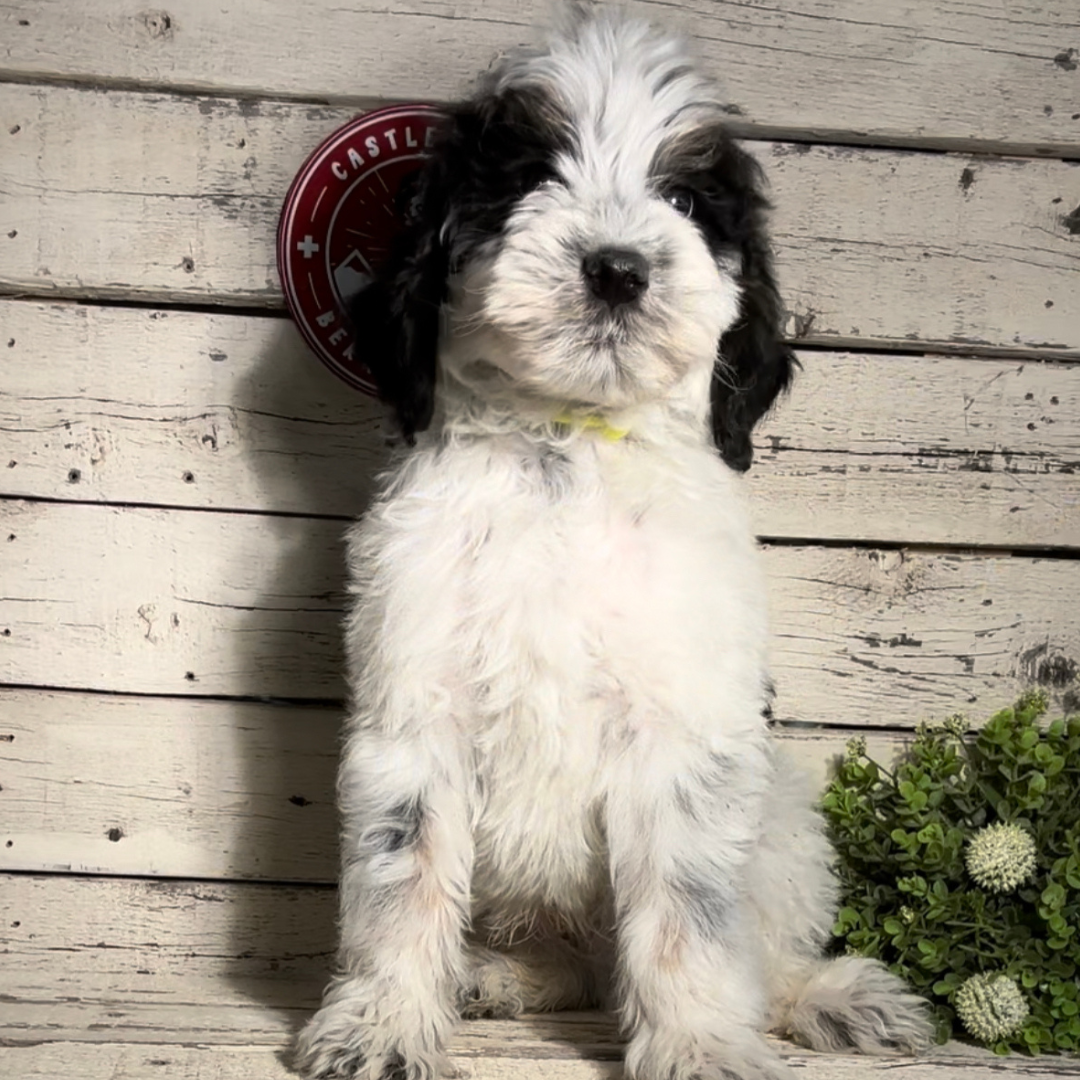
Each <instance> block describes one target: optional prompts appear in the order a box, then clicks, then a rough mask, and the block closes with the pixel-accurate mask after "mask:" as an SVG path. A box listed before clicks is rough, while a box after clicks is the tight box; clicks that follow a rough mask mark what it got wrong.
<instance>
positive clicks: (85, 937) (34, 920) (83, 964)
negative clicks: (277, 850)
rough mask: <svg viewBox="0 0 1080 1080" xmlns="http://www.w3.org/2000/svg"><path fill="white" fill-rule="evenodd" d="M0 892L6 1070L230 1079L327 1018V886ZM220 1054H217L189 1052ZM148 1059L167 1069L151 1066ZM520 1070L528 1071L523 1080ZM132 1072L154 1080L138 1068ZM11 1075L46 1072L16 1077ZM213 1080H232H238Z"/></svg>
mask: <svg viewBox="0 0 1080 1080" xmlns="http://www.w3.org/2000/svg"><path fill="white" fill-rule="evenodd" d="M3 886H4V894H5V899H6V900H7V911H8V913H9V914H10V915H11V916H12V918H11V919H6V920H5V923H4V925H3V926H2V927H0V943H2V945H3V947H4V949H5V964H4V967H3V972H2V975H0V993H3V995H4V1010H3V1014H2V1017H0V1037H2V1038H3V1040H4V1041H5V1042H6V1043H7V1044H8V1045H7V1046H5V1047H4V1049H3V1050H0V1054H2V1055H3V1056H0V1064H2V1065H4V1066H8V1067H12V1066H14V1065H15V1064H16V1063H27V1064H32V1063H35V1062H37V1063H40V1062H44V1061H52V1062H56V1061H62V1060H64V1059H63V1057H62V1056H61V1055H62V1053H63V1050H62V1047H61V1046H60V1044H61V1043H63V1042H69V1041H70V1042H72V1043H75V1044H76V1045H78V1050H76V1049H75V1048H74V1047H73V1048H72V1056H71V1057H70V1058H69V1060H72V1061H81V1060H86V1061H88V1062H101V1061H105V1062H109V1063H111V1065H112V1067H113V1068H114V1069H116V1070H118V1071H117V1072H116V1073H114V1074H106V1075H109V1077H110V1080H113V1078H114V1077H115V1076H116V1075H119V1076H126V1075H131V1076H133V1077H135V1076H140V1077H141V1076H155V1075H160V1076H170V1077H172V1076H176V1075H180V1076H184V1075H187V1074H185V1073H183V1072H180V1073H177V1072H175V1071H172V1070H171V1069H170V1070H169V1071H168V1072H166V1071H165V1070H166V1069H167V1068H168V1065H173V1064H174V1063H175V1064H177V1065H181V1064H186V1063H192V1062H193V1061H199V1062H201V1063H205V1064H206V1066H207V1067H209V1068H211V1069H214V1068H217V1067H222V1068H226V1069H227V1066H219V1065H218V1064H217V1063H219V1062H220V1061H222V1060H228V1059H230V1058H231V1055H232V1054H233V1053H235V1052H236V1051H233V1050H231V1048H232V1047H237V1046H239V1047H244V1048H246V1052H248V1053H251V1052H252V1051H254V1050H256V1048H260V1047H261V1048H263V1049H264V1050H265V1049H268V1048H274V1049H284V1047H285V1046H286V1045H287V1043H288V1040H289V1037H290V1034H291V1032H292V1031H294V1030H295V1028H296V1027H297V1026H298V1025H299V1023H300V1022H302V1020H303V1019H304V1018H305V1017H306V1015H307V1014H308V1012H309V1011H310V1010H311V1009H312V1008H314V1006H315V1005H316V1003H317V1001H318V995H319V990H320V988H321V984H322V982H323V981H324V979H325V977H326V970H327V967H328V965H329V962H330V957H331V949H332V947H333V939H334V930H333V923H334V915H335V905H336V895H335V893H334V891H333V890H329V889H312V888H295V887H283V886H272V885H265V886H253V885H241V884H236V883H230V884H215V883H211V882H201V883H188V882H145V881H124V880H116V879H112V880H110V879H97V880H95V879H81V880H80V879H73V878H56V877H51V878H35V877H31V876H20V877H9V878H7V879H4V880H3ZM12 924H14V925H12ZM44 961H48V963H46V964H43V962H44ZM46 968H47V970H45V969H46ZM119 1042H123V1043H127V1044H129V1048H128V1049H126V1050H123V1049H121V1047H118V1046H117V1043H119ZM130 1044H134V1045H130ZM42 1046H49V1047H51V1049H50V1050H47V1051H46V1050H42V1049H41V1047H42ZM778 1046H780V1047H781V1048H782V1050H783V1052H784V1053H785V1056H790V1057H791V1058H792V1059H793V1064H794V1065H795V1066H796V1067H798V1068H799V1070H800V1073H801V1074H802V1073H805V1075H806V1076H807V1077H808V1078H813V1077H818V1076H820V1077H822V1080H825V1078H828V1077H844V1078H848V1077H851V1078H855V1077H860V1076H865V1075H874V1074H876V1073H878V1072H879V1071H880V1072H882V1073H884V1072H886V1071H887V1072H888V1074H889V1075H890V1076H892V1075H896V1074H897V1073H899V1074H900V1075H902V1076H905V1077H910V1078H911V1080H930V1078H931V1077H932V1078H938V1080H940V1078H942V1077H949V1076H953V1075H955V1076H957V1077H960V1078H963V1080H976V1078H977V1080H991V1078H992V1077H998V1076H1000V1075H1001V1070H1002V1062H1001V1061H1000V1060H999V1059H995V1058H993V1056H992V1055H991V1054H989V1053H987V1052H980V1051H976V1050H973V1049H971V1048H967V1047H962V1046H949V1047H945V1048H941V1049H939V1050H936V1051H934V1052H933V1053H932V1054H931V1055H930V1056H929V1057H928V1058H927V1059H922V1060H921V1061H915V1060H912V1059H906V1060H905V1059H902V1058H891V1059H884V1060H881V1061H872V1060H867V1059H865V1058H843V1057H834V1056H831V1055H830V1056H826V1055H819V1054H807V1053H805V1052H802V1051H798V1050H796V1049H795V1048H794V1047H792V1046H790V1045H789V1044H785V1043H778ZM159 1047H160V1048H162V1049H161V1050H159V1049H157V1048H159ZM210 1047H212V1048H213V1049H214V1050H215V1051H216V1052H217V1053H216V1055H215V1056H212V1057H211V1056H206V1057H194V1058H193V1057H191V1056H187V1055H184V1054H183V1053H182V1050H183V1049H185V1048H186V1049H188V1050H189V1051H196V1050H201V1049H204V1048H210ZM103 1048H110V1049H107V1050H103ZM31 1051H36V1053H32V1052H31ZM240 1052H241V1053H243V1052H245V1051H243V1050H242V1051H240ZM178 1053H180V1056H179V1058H177V1057H176V1055H177V1054H178ZM159 1055H160V1056H159ZM451 1056H452V1057H453V1058H454V1059H455V1060H456V1061H457V1062H459V1063H460V1064H461V1065H462V1066H463V1067H464V1068H465V1069H466V1070H467V1071H468V1073H469V1074H471V1075H473V1076H476V1077H485V1076H491V1077H501V1076H517V1075H525V1076H537V1077H541V1076H565V1077H567V1078H573V1080H576V1078H578V1077H593V1076H604V1077H609V1076H610V1077H611V1078H612V1080H614V1078H615V1077H617V1076H618V1075H620V1070H619V1067H618V1062H619V1058H620V1056H621V1040H620V1039H619V1037H618V1033H617V1031H616V1029H615V1026H614V1024H613V1023H612V1021H611V1019H610V1018H608V1017H606V1016H604V1015H603V1014H599V1013H565V1014H560V1015H553V1016H538V1017H528V1018H524V1019H522V1020H518V1021H472V1022H469V1023H466V1024H462V1026H461V1028H460V1029H459V1032H458V1034H457V1036H456V1037H455V1039H454V1042H453V1043H452V1045H451ZM489 1059H493V1061H491V1063H490V1064H489ZM152 1060H157V1061H162V1060H166V1061H167V1062H168V1065H155V1066H151V1065H150V1062H151V1061H152ZM240 1060H243V1059H240ZM257 1060H259V1059H258V1058H257ZM261 1060H263V1061H265V1058H262V1059H261ZM511 1062H515V1063H517V1065H518V1066H519V1067H520V1068H521V1069H523V1070H525V1072H523V1073H516V1072H514V1071H513V1070H512V1069H511V1068H510V1063H511ZM541 1064H542V1065H543V1071H541V1070H540V1066H541ZM1012 1064H1013V1061H1012V1060H1010V1062H1009V1065H1010V1066H1011V1065H1012ZM1017 1064H1018V1066H1022V1065H1023V1062H1022V1061H1020V1062H1017ZM1066 1065H1068V1067H1071V1066H1072V1063H1067V1062H1062V1061H1061V1060H1060V1059H1053V1058H1051V1059H1040V1062H1039V1066H1040V1070H1039V1071H1038V1072H1030V1073H1029V1072H1025V1071H1023V1069H1022V1068H1021V1071H1020V1072H1019V1073H1017V1075H1020V1076H1024V1075H1068V1072H1067V1071H1065V1068H1064V1067H1065V1066H1066ZM22 1067H23V1068H25V1067H26V1066H25V1065H23V1066H22ZM32 1067H35V1068H39V1067H40V1066H39V1065H33V1066H32ZM121 1069H127V1070H129V1071H128V1072H124V1071H120V1070H121ZM137 1069H146V1070H147V1072H145V1073H140V1072H136V1071H132V1070H137ZM159 1069H160V1070H162V1071H161V1072H157V1070H159ZM533 1069H535V1070H536V1071H535V1072H533V1071H531V1070H533ZM819 1069H820V1070H823V1071H817V1070H819ZM829 1069H832V1070H834V1071H832V1072H829V1071H827V1070H829ZM953 1069H955V1070H957V1071H956V1072H955V1073H954V1072H952V1071H951V1070H953ZM488 1070H491V1071H488ZM549 1070H552V1071H549ZM575 1070H577V1071H575ZM582 1070H583V1071H582ZM986 1070H989V1071H986ZM4 1075H10V1076H20V1077H24V1076H27V1075H30V1076H33V1075H35V1074H34V1073H32V1072H30V1073H27V1072H23V1071H21V1069H20V1071H19V1072H11V1073H5V1074H4ZM39 1075H40V1074H39ZM80 1075H86V1076H89V1077H95V1076H98V1075H101V1074H100V1073H99V1072H88V1073H80ZM197 1075H199V1076H200V1077H202V1076H204V1075H206V1074H202V1073H200V1074H197ZM209 1075H211V1076H215V1075H217V1076H221V1077H223V1078H227V1080H231V1078H232V1077H233V1076H234V1073H232V1072H229V1071H224V1072H213V1071H212V1072H211V1073H210V1074H209ZM235 1075H239V1076H241V1077H242V1076H246V1075H248V1074H246V1073H244V1072H239V1073H238V1074H235ZM271 1075H277V1074H271Z"/></svg>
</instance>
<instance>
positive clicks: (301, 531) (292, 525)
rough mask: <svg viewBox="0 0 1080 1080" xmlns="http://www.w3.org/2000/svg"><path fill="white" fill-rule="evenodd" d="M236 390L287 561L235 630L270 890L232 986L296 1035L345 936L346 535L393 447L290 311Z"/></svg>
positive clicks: (249, 767) (255, 813)
mask: <svg viewBox="0 0 1080 1080" xmlns="http://www.w3.org/2000/svg"><path fill="white" fill-rule="evenodd" d="M236 397H237V400H236V401H234V402H233V405H234V407H235V409H236V410H237V417H238V421H239V422H242V423H244V424H245V425H247V426H248V428H249V434H250V437H249V438H245V439H244V440H243V442H244V445H245V446H246V447H250V448H251V449H250V453H249V460H248V461H247V462H245V466H246V467H247V468H248V469H250V478H251V479H252V481H253V482H255V483H256V484H257V487H258V489H259V492H260V496H259V505H260V506H261V507H264V508H266V509H268V510H269V511H271V514H270V515H267V516H262V517H259V518H258V519H256V521H257V527H258V528H260V529H268V530H271V531H272V532H273V534H274V542H273V543H272V544H270V545H265V547H270V548H271V549H272V550H273V551H274V553H275V555H274V558H275V562H274V565H272V566H261V567H256V568H252V569H253V573H254V576H255V577H256V578H257V580H258V582H259V583H260V589H259V590H258V592H257V596H258V600H257V601H256V604H255V606H254V607H253V608H252V609H251V610H249V611H245V612H242V613H238V616H239V618H238V623H237V627H236V634H235V635H234V640H235V647H234V649H233V657H232V659H233V661H234V662H235V663H236V664H237V665H238V667H239V671H238V682H239V683H240V684H241V685H242V687H243V688H244V689H243V691H242V692H244V693H245V694H248V695H250V696H251V697H252V698H254V699H257V701H258V704H255V703H253V704H251V705H244V706H240V705H239V703H238V709H241V710H248V713H247V714H246V716H245V717H239V716H238V721H237V723H236V724H235V726H234V729H233V736H234V738H235V739H236V740H237V746H236V752H237V753H236V760H237V762H238V768H239V769H241V770H242V771H243V772H242V775H240V776H238V777H237V791H238V792H241V793H244V794H243V798H244V799H245V800H247V805H238V806H237V807H236V814H235V819H236V821H237V822H238V828H237V835H236V836H235V838H234V850H235V853H236V859H235V861H236V863H237V866H238V871H237V872H238V874H239V875H240V876H241V877H244V878H250V879H254V880H255V881H258V882H261V884H257V885H256V884H253V885H250V886H244V887H242V888H241V889H239V890H238V903H237V905H236V909H235V913H234V918H233V919H232V930H231V937H230V953H231V955H232V956H233V957H235V960H236V966H235V977H234V978H233V979H232V981H233V984H234V986H235V987H236V988H237V989H238V990H240V991H241V992H242V993H243V994H245V995H246V996H248V997H250V998H251V999H253V1000H254V1001H256V1002H258V1003H259V1004H260V1005H263V1006H267V1007H271V1008H274V1009H277V1010H281V1011H282V1012H283V1014H284V1015H285V1017H286V1019H287V1021H288V1023H289V1024H290V1027H291V1028H292V1029H296V1028H298V1027H299V1026H300V1025H301V1024H302V1023H303V1021H304V1020H305V1019H306V1017H307V1015H308V1014H309V1012H310V1011H311V1010H312V1009H314V1008H315V1007H316V1006H317V1004H318V1001H319V996H320V994H321V991H322V988H323V986H324V985H325V982H326V979H327V977H328V974H329V971H330V968H331V965H332V962H333V951H334V947H335V939H336V928H335V919H336V903H337V896H336V889H335V887H334V883H335V880H336V877H337V864H338V857H337V815H336V810H335V801H334V777H335V773H336V768H337V744H338V733H339V730H340V725H341V717H342V705H341V702H342V700H343V698H344V695H345V684H344V681H343V677H342V672H343V660H342V648H341V621H342V617H343V614H344V608H345V596H344V549H343V544H342V537H343V534H344V531H345V528H346V527H347V525H348V522H349V521H350V520H351V519H352V518H354V517H355V516H356V515H357V514H358V513H360V512H361V511H362V509H363V507H364V505H366V502H367V499H368V497H369V494H370V491H371V487H372V476H373V474H374V473H375V472H376V471H377V469H378V468H379V467H380V466H381V464H382V462H383V461H384V460H385V456H386V450H385V446H384V436H383V432H382V422H381V407H379V406H378V405H377V403H374V402H372V401H370V400H369V399H367V398H364V397H363V395H361V394H360V393H359V392H358V391H355V390H353V389H351V388H350V387H348V386H347V385H345V384H344V383H342V382H341V381H339V380H338V379H337V378H336V377H335V376H333V375H332V374H330V373H329V372H328V371H326V370H325V369H324V368H323V367H322V365H321V364H320V363H319V362H318V361H317V359H316V358H315V357H314V356H312V355H311V354H310V353H309V351H308V350H307V348H306V346H305V345H304V344H303V343H302V342H301V340H300V338H299V335H298V334H297V333H296V331H295V329H294V328H293V326H292V324H291V323H289V322H288V321H286V320H282V322H281V326H280V329H279V330H278V331H277V332H276V334H275V335H274V338H273V340H272V342H271V344H270V346H269V347H268V348H267V349H266V350H265V351H264V352H263V354H262V355H261V356H259V357H258V358H257V359H256V360H255V361H254V363H253V365H252V369H251V371H250V372H249V373H248V375H247V377H246V378H245V379H244V380H243V382H242V384H241V388H240V390H239V392H238V393H237V395H236ZM259 546H260V549H263V550H265V547H264V546H263V545H259ZM223 798H227V795H226V794H225V793H223Z"/></svg>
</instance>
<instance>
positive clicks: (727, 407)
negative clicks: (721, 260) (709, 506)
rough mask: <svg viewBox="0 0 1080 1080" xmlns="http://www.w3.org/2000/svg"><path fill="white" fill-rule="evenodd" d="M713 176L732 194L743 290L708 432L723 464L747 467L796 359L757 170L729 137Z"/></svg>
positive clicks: (721, 359)
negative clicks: (760, 426) (787, 340)
mask: <svg viewBox="0 0 1080 1080" xmlns="http://www.w3.org/2000/svg"><path fill="white" fill-rule="evenodd" d="M714 175H715V176H716V178H717V182H718V183H720V184H722V185H723V187H725V188H726V189H727V192H728V195H729V197H730V198H731V199H732V209H733V211H734V217H735V218H736V222H733V226H734V227H733V229H732V233H733V238H734V239H735V240H736V249H737V251H738V253H739V255H740V256H741V260H742V268H741V271H740V273H739V285H740V287H741V290H742V295H741V299H740V302H739V318H738V320H737V321H736V323H735V324H734V325H733V326H732V327H731V329H730V330H728V331H727V333H725V334H724V335H723V336H722V337H721V339H720V346H719V349H718V356H717V363H716V367H715V368H714V369H713V381H712V431H713V439H714V440H715V442H716V446H717V448H718V449H719V451H720V454H721V456H722V457H723V459H724V461H726V462H727V464H728V465H730V466H731V467H732V468H733V469H738V470H739V471H740V472H745V471H746V470H747V469H749V468H750V463H751V461H752V460H753V457H754V445H753V442H752V441H751V438H750V434H751V432H752V431H753V428H754V425H755V424H756V423H757V422H758V421H759V420H760V419H761V418H762V417H763V416H764V415H765V413H766V412H768V411H769V408H770V407H771V405H772V404H773V402H774V401H775V400H776V398H777V397H778V395H779V394H780V393H781V392H782V391H784V390H785V389H786V388H787V386H788V385H789V383H790V382H791V379H792V376H793V375H794V373H795V368H796V367H798V360H796V359H795V353H794V352H793V350H792V349H791V348H790V347H789V346H787V345H785V344H784V342H783V341H782V340H781V329H782V325H783V317H784V315H783V312H784V309H783V304H782V303H781V301H780V294H779V292H778V290H777V287H776V278H775V277H774V275H773V265H772V250H771V248H770V245H769V239H768V234H767V232H766V227H765V217H766V213H767V211H768V209H769V204H768V201H767V200H766V199H765V197H764V195H763V194H762V191H761V189H762V184H763V180H762V175H761V170H760V168H759V166H758V164H757V162H756V161H755V160H754V159H753V158H752V157H750V155H749V154H747V153H746V152H745V151H744V150H741V149H740V148H739V147H738V146H736V145H735V144H734V143H733V142H731V141H730V140H726V145H725V146H724V148H723V150H722V153H721V160H720V162H719V163H718V166H717V172H716V173H714Z"/></svg>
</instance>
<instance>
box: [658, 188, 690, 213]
mask: <svg viewBox="0 0 1080 1080" xmlns="http://www.w3.org/2000/svg"><path fill="white" fill-rule="evenodd" d="M664 198H665V199H666V200H667V204H668V206H670V207H671V208H672V209H673V210H674V211H675V213H676V214H682V216H683V217H689V216H690V215H691V214H692V213H693V212H694V195H693V193H692V192H691V191H690V190H689V189H687V188H673V189H672V190H671V191H669V192H668V193H667V195H665V196H664Z"/></svg>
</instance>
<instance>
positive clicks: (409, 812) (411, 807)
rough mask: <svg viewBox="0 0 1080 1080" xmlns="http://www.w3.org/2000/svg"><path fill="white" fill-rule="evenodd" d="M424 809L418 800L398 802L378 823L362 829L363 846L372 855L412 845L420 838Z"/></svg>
mask: <svg viewBox="0 0 1080 1080" xmlns="http://www.w3.org/2000/svg"><path fill="white" fill-rule="evenodd" d="M423 823H424V811H423V807H422V806H421V805H420V803H419V801H416V800H414V801H410V802H403V803H399V804H398V805H397V806H394V807H392V808H391V809H390V811H389V812H388V813H387V815H386V818H385V819H384V820H383V821H381V822H380V823H379V824H378V825H375V826H373V827H372V828H370V829H366V830H365V831H364V837H363V845H364V848H365V849H366V850H367V851H368V852H369V853H370V854H372V855H389V854H392V853H393V852H395V851H401V850H402V849H403V848H407V847H412V846H413V845H414V844H415V843H416V842H417V840H419V839H420V829H421V827H422V826H423Z"/></svg>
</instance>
